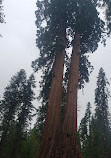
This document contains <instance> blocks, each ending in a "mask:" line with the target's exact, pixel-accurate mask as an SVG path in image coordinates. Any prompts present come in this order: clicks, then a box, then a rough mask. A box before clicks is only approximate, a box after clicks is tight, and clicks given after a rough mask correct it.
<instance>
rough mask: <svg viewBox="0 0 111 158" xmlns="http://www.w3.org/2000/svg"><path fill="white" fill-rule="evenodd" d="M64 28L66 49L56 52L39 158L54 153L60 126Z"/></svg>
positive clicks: (61, 33) (62, 33)
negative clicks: (53, 148) (53, 149)
mask: <svg viewBox="0 0 111 158" xmlns="http://www.w3.org/2000/svg"><path fill="white" fill-rule="evenodd" d="M63 28H64V27H63V26H62V27H61V28H60V34H59V38H60V41H61V44H62V47H63V46H64V48H62V49H61V48H58V49H57V52H56V58H55V64H54V74H53V78H52V84H51V90H50V98H49V104H48V111H47V116H46V121H45V125H44V130H43V134H42V140H41V145H40V150H39V153H38V155H37V158H49V157H50V154H51V152H52V147H53V145H54V141H55V135H56V132H57V130H58V127H59V125H60V112H61V102H62V82H63V70H64V58H65V47H66V31H65V29H63Z"/></svg>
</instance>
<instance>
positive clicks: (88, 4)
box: [33, 0, 104, 158]
mask: <svg viewBox="0 0 111 158" xmlns="http://www.w3.org/2000/svg"><path fill="white" fill-rule="evenodd" d="M96 6H97V3H96V1H90V0H86V1H82V0H79V1H78V0H76V1H72V0H68V1H66V0H65V1H64V3H63V2H62V1H61V0H59V1H58V0H56V1H55V0H52V1H48V0H47V1H37V8H38V9H37V11H36V16H37V22H36V24H37V36H38V38H37V46H38V47H39V49H40V58H39V59H37V60H36V61H35V62H33V67H34V68H35V70H38V69H40V68H43V69H42V70H43V76H42V78H43V80H42V84H43V82H44V81H45V76H46V77H47V78H46V79H48V80H47V81H48V82H47V83H48V84H49V85H50V88H49V89H48V92H49V91H50V97H49V100H48V110H47V116H46V122H45V126H44V131H43V135H42V141H41V146H40V152H39V155H38V157H41V158H44V157H45V158H46V157H57V156H59V157H60V155H61V157H62V156H64V157H74V156H75V155H76V157H79V154H77V153H79V152H78V147H77V146H78V145H77V144H78V143H77V89H78V78H79V70H80V59H81V57H84V54H85V53H87V52H94V51H95V50H96V49H97V47H98V42H99V41H100V39H101V37H102V32H103V27H104V23H103V22H102V21H101V19H100V18H99V16H98V12H97V10H96ZM70 37H71V38H70ZM70 39H72V40H70ZM70 46H71V47H73V51H72V56H71V59H70V60H71V64H69V65H70V67H68V70H69V75H68V80H67V85H68V88H67V90H66V92H67V94H66V105H65V110H64V121H63V124H62V128H61V131H60V133H61V134H59V136H60V135H62V136H63V141H62V143H63V144H62V146H64V147H63V150H62V152H61V151H60V150H61V147H60V146H61V145H60V146H59V145H57V144H59V142H58V143H57V142H56V143H55V138H56V133H58V132H57V131H58V127H59V125H60V111H61V104H62V81H63V65H64V58H65V48H67V47H70ZM66 58H67V54H66ZM36 64H37V65H36ZM80 74H84V73H80ZM86 74H87V73H86ZM49 75H50V76H51V80H50V79H49V78H48V77H49ZM83 76H84V75H83ZM83 76H81V78H82V79H83ZM85 77H86V76H85ZM45 83H46V82H45ZM50 83H51V84H50ZM44 87H45V86H44ZM44 90H45V89H44ZM66 142H67V143H66ZM56 145H57V146H59V147H57V148H55V146H56ZM71 146H73V149H72V148H71ZM58 150H59V151H58ZM76 150H77V151H76ZM58 153H59V154H58ZM51 154H52V155H51Z"/></svg>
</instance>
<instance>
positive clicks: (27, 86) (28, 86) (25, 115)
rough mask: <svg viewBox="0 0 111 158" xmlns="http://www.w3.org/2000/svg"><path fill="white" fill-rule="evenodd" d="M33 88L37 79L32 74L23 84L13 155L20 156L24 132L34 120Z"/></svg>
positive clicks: (17, 157)
mask: <svg viewBox="0 0 111 158" xmlns="http://www.w3.org/2000/svg"><path fill="white" fill-rule="evenodd" d="M33 88H35V79H34V76H33V75H31V76H30V77H29V79H28V80H26V82H25V83H24V85H23V90H22V91H21V93H22V98H21V105H20V107H19V112H18V115H17V117H18V118H17V120H16V126H15V138H14V144H15V145H14V147H13V151H12V155H11V157H12V156H13V157H16V158H19V157H20V155H19V152H20V146H21V143H22V139H23V136H24V133H25V132H26V131H27V127H28V125H29V121H31V120H32V115H31V113H32V111H33V110H34V107H33V104H32V101H33V100H34V92H33Z"/></svg>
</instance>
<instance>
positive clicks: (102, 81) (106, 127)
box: [95, 68, 111, 158]
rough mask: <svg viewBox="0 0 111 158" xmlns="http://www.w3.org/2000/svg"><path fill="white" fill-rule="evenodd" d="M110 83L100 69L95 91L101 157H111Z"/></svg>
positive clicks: (98, 142) (96, 120)
mask: <svg viewBox="0 0 111 158" xmlns="http://www.w3.org/2000/svg"><path fill="white" fill-rule="evenodd" d="M108 85H109V82H108V80H107V78H106V75H105V72H104V70H103V68H100V70H99V74H98V77H97V88H96V90H95V105H96V109H95V111H96V112H95V123H96V132H97V135H98V138H97V146H98V153H99V157H107V158H109V157H110V147H111V146H110V123H109V110H108V98H109V91H108V88H107V86H108Z"/></svg>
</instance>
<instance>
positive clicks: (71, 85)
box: [50, 33, 81, 158]
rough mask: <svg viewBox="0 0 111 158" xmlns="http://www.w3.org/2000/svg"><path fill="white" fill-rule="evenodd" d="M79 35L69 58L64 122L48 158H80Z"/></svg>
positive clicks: (76, 36)
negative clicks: (78, 127)
mask: <svg viewBox="0 0 111 158" xmlns="http://www.w3.org/2000/svg"><path fill="white" fill-rule="evenodd" d="M79 52H80V34H78V33H76V35H75V39H74V45H73V51H72V56H71V64H70V72H69V81H68V89H67V95H66V107H65V113H64V121H63V124H62V127H61V129H60V130H58V133H57V136H56V140H55V144H54V147H53V152H52V154H51V156H50V158H81V155H80V150H79V145H78V135H77V91H78V75H79V62H80V53H79Z"/></svg>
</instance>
